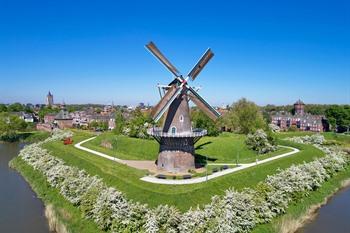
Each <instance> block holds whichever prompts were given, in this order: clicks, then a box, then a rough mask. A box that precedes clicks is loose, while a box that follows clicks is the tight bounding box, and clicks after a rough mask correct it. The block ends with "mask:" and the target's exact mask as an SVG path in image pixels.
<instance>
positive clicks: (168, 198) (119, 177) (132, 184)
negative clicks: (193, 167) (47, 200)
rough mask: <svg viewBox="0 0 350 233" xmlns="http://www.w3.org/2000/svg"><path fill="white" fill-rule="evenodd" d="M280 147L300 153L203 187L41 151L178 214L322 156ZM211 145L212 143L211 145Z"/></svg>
mask: <svg viewBox="0 0 350 233" xmlns="http://www.w3.org/2000/svg"><path fill="white" fill-rule="evenodd" d="M91 136H92V135H91V134H90V133H87V132H78V131H77V132H75V136H74V137H73V139H74V142H75V143H76V142H79V141H82V140H84V139H86V138H89V137H91ZM279 144H283V145H287V146H293V147H296V148H299V149H300V150H301V151H300V152H299V153H297V154H295V155H292V156H289V157H286V158H282V159H279V160H275V161H271V162H269V163H266V164H261V165H259V166H257V167H252V168H249V169H246V170H243V171H239V172H237V173H233V174H229V175H226V176H223V177H219V178H216V179H213V180H210V181H208V182H205V183H200V184H192V185H176V186H169V185H159V184H151V183H146V182H144V181H141V180H140V178H141V177H142V176H144V175H146V171H141V170H137V169H134V168H130V167H127V166H126V165H121V164H118V163H115V162H111V161H110V160H107V159H104V158H101V157H98V156H96V155H93V154H90V153H87V152H84V151H81V150H79V149H76V148H75V147H74V146H73V145H66V146H65V145H63V143H62V142H57V141H56V142H50V143H48V144H46V145H45V146H44V147H45V148H47V149H49V150H50V151H51V153H52V155H54V156H57V157H59V158H61V159H63V160H64V161H66V162H67V163H68V164H70V165H72V166H76V167H79V168H81V169H85V170H86V171H87V172H88V173H90V174H91V175H98V176H100V177H102V178H103V179H104V181H105V183H106V184H107V185H110V186H113V187H115V188H117V189H118V190H120V191H121V192H123V193H124V194H125V195H126V196H127V198H129V199H133V200H135V201H139V202H142V203H148V204H149V205H150V206H156V205H159V204H170V205H175V206H177V207H178V208H179V209H180V210H181V211H184V210H187V209H189V208H190V207H195V206H197V205H200V206H202V205H204V204H206V203H208V202H210V199H211V197H212V196H213V195H221V194H223V193H224V191H225V190H226V189H228V188H230V187H235V188H236V189H242V188H244V187H253V186H255V185H256V184H257V183H258V182H259V181H262V180H264V179H265V178H266V176H267V175H271V174H274V173H276V170H277V168H287V167H289V166H290V165H292V164H298V163H302V162H304V161H306V162H308V161H311V160H313V159H314V158H315V157H319V156H322V155H323V153H322V152H321V151H320V150H318V149H316V148H314V147H313V146H310V145H301V144H296V143H292V142H288V141H283V140H281V141H279ZM213 145H214V143H213Z"/></svg>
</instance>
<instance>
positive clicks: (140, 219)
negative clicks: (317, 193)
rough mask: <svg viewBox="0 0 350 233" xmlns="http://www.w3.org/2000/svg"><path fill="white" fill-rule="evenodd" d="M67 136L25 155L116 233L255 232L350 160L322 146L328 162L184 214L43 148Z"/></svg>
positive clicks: (285, 172)
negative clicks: (139, 198) (133, 195)
mask: <svg viewBox="0 0 350 233" xmlns="http://www.w3.org/2000/svg"><path fill="white" fill-rule="evenodd" d="M67 135H71V133H70V132H68V131H66V132H64V131H56V132H54V134H53V135H52V136H51V138H48V139H46V140H45V141H44V142H38V143H34V144H31V145H28V146H26V147H25V148H24V149H22V150H21V152H20V155H19V156H20V157H21V158H22V159H23V160H24V161H25V162H26V163H28V164H29V165H31V166H32V167H33V168H34V169H36V170H38V171H40V172H42V173H43V174H44V175H45V176H46V177H47V181H48V183H49V184H50V185H51V186H52V187H54V188H57V189H58V190H59V191H60V193H61V194H62V195H63V196H64V197H65V199H67V200H68V201H69V202H71V203H72V204H74V205H76V206H77V207H78V208H80V209H81V211H82V212H83V214H84V216H85V217H86V218H89V219H92V220H93V221H95V223H96V224H97V225H98V227H99V228H100V229H102V230H105V231H111V232H186V233H187V232H249V231H250V230H251V229H253V228H254V227H255V226H256V225H257V224H261V223H266V222H269V221H271V219H272V218H273V217H275V216H277V215H280V214H282V213H284V212H285V211H286V209H287V207H288V204H290V203H291V202H293V201H297V200H300V199H301V198H302V197H304V196H307V195H308V194H309V192H310V191H312V190H315V189H317V188H318V187H320V186H321V185H322V183H323V182H324V181H325V180H327V179H328V178H329V177H331V176H333V175H334V174H335V173H336V172H339V171H342V170H343V169H344V168H345V166H347V165H348V164H349V161H350V159H349V155H346V154H345V153H344V152H342V151H340V150H337V149H335V148H332V147H325V146H322V145H319V144H317V145H316V146H317V147H318V148H319V149H321V150H323V151H324V152H325V153H326V156H325V157H322V158H318V159H316V160H314V161H312V162H310V163H304V164H300V165H293V166H291V167H290V168H287V169H285V170H279V171H278V173H277V174H275V175H272V176H268V177H267V178H266V180H265V181H264V182H261V183H259V184H258V185H257V187H256V189H244V190H243V191H237V190H234V189H228V190H226V192H225V194H224V195H223V196H222V197H220V196H214V197H212V200H211V203H209V204H207V205H206V206H205V207H204V209H199V208H198V207H197V209H194V210H192V209H191V210H189V211H187V212H185V213H183V214H181V213H180V212H179V211H178V210H177V209H176V208H175V207H173V206H167V205H165V206H163V205H159V206H158V207H156V208H149V207H148V206H147V205H142V204H140V203H137V202H136V203H135V202H133V201H132V200H127V199H126V198H125V197H124V195H123V194H122V193H121V192H119V191H118V190H116V189H115V188H112V187H108V186H106V184H104V183H103V181H102V180H101V179H100V178H99V177H97V176H90V175H89V174H88V173H86V172H85V171H84V170H79V169H77V168H75V167H71V166H68V165H66V164H65V163H64V162H63V161H62V160H60V159H58V158H56V157H54V156H52V155H50V153H49V152H48V151H47V150H45V149H43V148H41V145H42V144H43V143H45V142H49V141H52V140H60V139H62V138H64V137H66V136H67ZM304 139H305V138H303V139H300V138H298V139H297V138H294V139H293V140H299V141H304ZM319 139H320V138H314V139H309V138H307V139H305V142H307V143H310V142H311V141H312V142H320V140H319Z"/></svg>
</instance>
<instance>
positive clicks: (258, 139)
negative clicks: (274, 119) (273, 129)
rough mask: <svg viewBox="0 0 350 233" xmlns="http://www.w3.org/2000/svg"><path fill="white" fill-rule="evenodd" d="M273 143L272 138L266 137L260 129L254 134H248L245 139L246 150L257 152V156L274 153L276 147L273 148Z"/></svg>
mask: <svg viewBox="0 0 350 233" xmlns="http://www.w3.org/2000/svg"><path fill="white" fill-rule="evenodd" d="M269 139H270V140H269ZM273 143H274V141H273V138H272V137H268V136H267V134H266V133H265V132H264V130H262V129H258V130H257V131H255V133H254V134H248V135H247V139H246V144H247V146H248V148H249V149H251V150H254V151H257V152H258V154H265V153H268V152H270V151H275V150H276V149H277V147H276V146H274V145H273Z"/></svg>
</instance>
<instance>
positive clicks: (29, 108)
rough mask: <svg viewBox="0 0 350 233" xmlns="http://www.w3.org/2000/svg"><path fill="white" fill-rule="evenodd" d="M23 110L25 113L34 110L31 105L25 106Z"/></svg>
mask: <svg viewBox="0 0 350 233" xmlns="http://www.w3.org/2000/svg"><path fill="white" fill-rule="evenodd" d="M24 111H25V112H26V113H33V112H34V111H33V109H32V108H31V107H29V106H25V108H24Z"/></svg>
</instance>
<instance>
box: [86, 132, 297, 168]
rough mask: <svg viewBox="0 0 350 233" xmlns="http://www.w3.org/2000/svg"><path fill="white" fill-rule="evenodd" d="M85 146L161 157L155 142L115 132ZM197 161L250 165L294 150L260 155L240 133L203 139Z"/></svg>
mask: <svg viewBox="0 0 350 233" xmlns="http://www.w3.org/2000/svg"><path fill="white" fill-rule="evenodd" d="M103 141H106V142H109V143H111V145H112V146H113V148H112V149H109V148H105V147H102V146H101V143H102V142H103ZM83 146H85V147H87V148H90V149H93V150H96V151H99V152H102V153H106V154H108V155H110V156H115V157H118V158H120V159H128V160H155V159H156V158H157V155H158V150H159V144H158V142H156V141H155V140H144V139H138V138H130V137H125V136H117V135H114V134H112V133H104V134H101V135H99V136H98V137H97V138H96V139H94V140H91V141H89V142H86V143H84V144H83ZM195 149H196V153H197V156H196V158H197V161H198V162H201V163H204V162H205V161H206V156H207V158H208V162H209V163H236V162H238V163H251V162H255V160H256V159H257V158H258V159H259V160H262V159H266V158H269V157H272V156H275V155H279V154H283V153H286V152H289V151H291V149H288V148H278V150H276V151H274V152H271V153H267V154H265V155H259V156H258V155H257V153H255V152H254V151H252V150H249V149H248V148H247V146H246V145H245V136H244V135H241V134H233V133H223V134H221V135H220V136H218V137H204V138H202V139H201V140H199V142H197V143H196V145H195Z"/></svg>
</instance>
